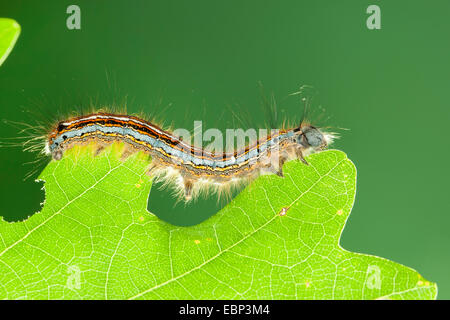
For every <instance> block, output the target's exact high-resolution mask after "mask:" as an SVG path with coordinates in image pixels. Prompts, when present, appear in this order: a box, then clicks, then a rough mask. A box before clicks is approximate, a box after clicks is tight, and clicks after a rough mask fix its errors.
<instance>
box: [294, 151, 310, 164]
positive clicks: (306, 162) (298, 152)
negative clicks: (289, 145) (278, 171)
mask: <svg viewBox="0 0 450 320" xmlns="http://www.w3.org/2000/svg"><path fill="white" fill-rule="evenodd" d="M295 154H296V155H297V158H298V159H300V160H301V161H302V162H303V163H304V164H306V165H307V166H309V163H308V161H306V160H305V158H304V157H303V152H302V149H301V148H297V149H295Z"/></svg>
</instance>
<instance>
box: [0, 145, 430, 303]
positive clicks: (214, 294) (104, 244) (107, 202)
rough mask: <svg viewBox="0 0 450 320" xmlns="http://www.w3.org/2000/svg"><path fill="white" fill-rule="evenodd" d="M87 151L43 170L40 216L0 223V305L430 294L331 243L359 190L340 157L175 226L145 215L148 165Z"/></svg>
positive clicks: (289, 169)
mask: <svg viewBox="0 0 450 320" xmlns="http://www.w3.org/2000/svg"><path fill="white" fill-rule="evenodd" d="M87 148H88V147H77V148H74V149H72V150H70V151H68V152H67V153H66V155H65V157H64V158H63V159H62V160H60V161H57V162H56V161H52V162H51V163H50V164H49V165H48V166H47V167H46V168H45V170H44V171H43V172H42V174H41V176H40V178H41V179H42V180H44V181H45V189H46V200H45V204H44V208H43V209H42V211H41V212H40V213H36V214H35V215H33V216H32V217H31V218H29V219H28V220H26V221H23V222H16V223H7V222H5V221H0V284H1V285H0V298H7V299H17V298H24V299H25V298H27V299H37V298H40V299H48V298H49V299H70V298H75V299H79V298H83V299H94V298H96V299H105V298H106V299H180V298H186V299H379V298H386V299H434V298H435V297H436V294H437V287H436V285H435V284H434V283H430V282H428V281H427V280H425V279H423V278H422V277H421V276H420V275H419V274H418V273H417V272H416V271H414V270H412V269H410V268H408V267H405V266H402V265H400V264H397V263H394V262H391V261H388V260H385V259H383V258H379V257H375V256H370V255H365V254H359V253H353V252H349V251H346V250H344V249H342V248H341V247H340V246H339V238H340V235H341V233H342V230H343V228H344V225H345V222H346V220H347V218H348V215H349V214H350V211H351V208H352V205H353V201H354V197H355V188H356V169H355V167H354V165H353V164H352V162H351V161H350V160H348V159H347V157H346V155H345V154H344V153H343V152H340V151H335V150H331V151H325V152H321V153H318V154H314V155H312V156H310V157H308V161H309V163H310V165H309V166H306V165H304V164H302V163H300V162H298V161H291V162H288V163H287V164H285V166H284V172H285V177H284V178H280V177H278V176H274V175H270V176H262V177H260V178H259V179H257V180H256V181H254V182H253V183H252V184H251V185H250V186H249V187H247V188H246V189H245V190H244V191H242V192H241V193H240V194H239V195H238V196H237V198H236V199H234V200H233V201H232V202H231V203H230V204H229V205H227V206H226V207H225V208H224V209H223V210H221V211H220V212H219V213H217V214H216V215H215V216H213V217H212V218H210V219H208V220H207V221H205V222H203V223H201V224H199V225H197V226H193V227H177V226H173V225H169V224H168V223H165V222H163V221H161V220H159V219H158V218H157V217H156V216H154V215H152V214H151V213H149V212H147V210H146V207H147V198H148V195H149V192H150V188H151V179H150V178H149V177H148V176H147V175H146V174H145V170H146V167H147V166H148V163H149V159H148V158H146V157H145V156H144V155H143V154H135V155H132V156H131V157H129V158H128V159H126V160H125V161H122V160H121V159H120V153H121V149H120V148H121V147H120V146H117V145H114V146H113V147H112V148H108V149H106V151H104V152H103V153H102V154H101V155H99V156H96V157H94V156H93V151H92V148H90V149H87ZM283 208H288V209H287V210H283ZM280 213H281V214H280Z"/></svg>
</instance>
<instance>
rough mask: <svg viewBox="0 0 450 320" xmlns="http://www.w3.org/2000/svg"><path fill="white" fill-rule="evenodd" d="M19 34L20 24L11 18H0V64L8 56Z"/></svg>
mask: <svg viewBox="0 0 450 320" xmlns="http://www.w3.org/2000/svg"><path fill="white" fill-rule="evenodd" d="M19 34H20V25H19V24H18V23H17V22H16V21H15V20H13V19H8V18H0V66H1V65H2V64H3V62H4V61H5V60H6V58H7V57H8V55H9V53H10V52H11V50H12V49H13V47H14V45H15V44H16V41H17V38H19Z"/></svg>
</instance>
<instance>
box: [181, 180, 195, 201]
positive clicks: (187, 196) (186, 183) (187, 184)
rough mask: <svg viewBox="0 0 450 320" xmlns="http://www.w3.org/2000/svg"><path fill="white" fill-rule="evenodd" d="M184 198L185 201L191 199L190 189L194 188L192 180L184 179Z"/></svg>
mask: <svg viewBox="0 0 450 320" xmlns="http://www.w3.org/2000/svg"><path fill="white" fill-rule="evenodd" d="M183 184H184V198H185V200H186V201H189V200H191V199H192V189H193V188H194V180H191V179H187V178H184V180H183Z"/></svg>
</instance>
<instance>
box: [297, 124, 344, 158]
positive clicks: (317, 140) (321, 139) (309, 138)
mask: <svg viewBox="0 0 450 320" xmlns="http://www.w3.org/2000/svg"><path fill="white" fill-rule="evenodd" d="M297 130H298V131H297V135H296V139H297V143H298V144H300V145H301V146H302V147H303V148H305V149H312V150H314V151H320V150H323V149H325V148H326V147H327V146H328V145H330V144H331V143H332V142H333V139H334V137H335V136H334V135H333V134H331V133H327V132H322V131H321V130H320V129H318V128H316V127H313V126H311V125H309V124H307V125H302V126H301V127H300V128H298V129H297Z"/></svg>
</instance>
